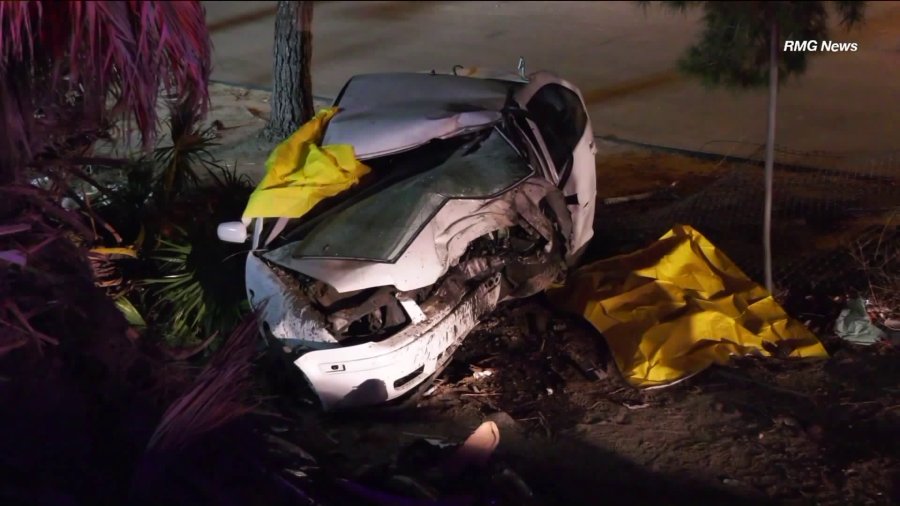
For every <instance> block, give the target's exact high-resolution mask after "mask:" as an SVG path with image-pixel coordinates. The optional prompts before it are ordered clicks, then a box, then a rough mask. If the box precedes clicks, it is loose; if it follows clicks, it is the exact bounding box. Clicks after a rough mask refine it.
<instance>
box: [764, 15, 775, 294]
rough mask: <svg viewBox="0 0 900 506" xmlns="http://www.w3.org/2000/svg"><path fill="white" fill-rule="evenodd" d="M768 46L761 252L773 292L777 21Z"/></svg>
mask: <svg viewBox="0 0 900 506" xmlns="http://www.w3.org/2000/svg"><path fill="white" fill-rule="evenodd" d="M771 23H772V25H771V37H772V39H771V42H770V48H769V124H768V127H767V131H766V203H765V208H764V210H763V254H764V255H765V259H764V262H765V277H766V289H767V290H768V291H769V293H774V288H775V286H774V280H773V276H772V186H773V181H774V179H775V112H776V110H777V103H778V22H777V21H776V20H775V19H774V17H773V19H772V21H771Z"/></svg>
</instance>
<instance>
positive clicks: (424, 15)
mask: <svg viewBox="0 0 900 506" xmlns="http://www.w3.org/2000/svg"><path fill="white" fill-rule="evenodd" d="M204 3H205V4H206V8H207V21H208V24H209V26H210V28H211V30H212V32H213V42H214V44H215V69H214V73H213V77H214V78H215V79H219V80H223V81H229V82H238V83H246V84H252V85H257V86H269V85H270V83H271V51H272V31H273V27H274V11H275V9H274V4H275V2H204ZM313 23H314V26H313V30H314V53H313V54H314V56H313V66H314V68H313V87H314V92H315V94H317V95H319V96H334V95H335V94H336V93H337V92H338V90H339V89H340V87H341V85H342V84H343V83H344V82H345V81H346V79H347V78H348V77H350V76H352V75H353V74H357V73H363V72H375V71H390V70H407V71H409V70H428V69H432V68H437V69H450V68H451V67H452V66H453V65H455V64H463V65H479V66H485V67H498V68H510V69H512V68H514V66H515V64H516V61H517V59H518V57H519V56H524V57H525V59H526V63H527V67H528V68H529V69H530V70H537V69H548V70H553V71H555V72H557V73H558V74H560V75H562V76H563V77H565V78H567V79H569V80H570V81H572V82H574V83H576V84H577V85H578V86H579V87H581V89H582V90H583V92H584V93H585V96H586V99H587V101H588V102H589V110H590V113H591V119H592V120H593V123H594V129H595V131H596V133H597V134H598V135H615V136H617V137H620V138H624V139H632V140H637V141H642V142H647V143H653V144H661V145H668V146H673V147H680V148H685V149H700V150H706V151H713V152H720V153H730V154H735V155H750V154H753V153H754V152H758V150H759V146H760V145H761V144H762V143H763V142H764V140H765V124H766V92H765V91H764V90H760V91H753V92H733V91H724V90H706V89H704V88H703V87H702V86H700V85H699V84H698V83H696V82H695V81H693V80H690V79H687V78H684V77H682V76H680V75H679V74H678V73H677V72H675V61H676V60H677V58H678V56H679V55H680V54H681V53H682V52H683V51H684V49H685V48H686V47H687V46H688V45H689V44H690V42H691V41H692V40H693V38H694V37H695V36H696V34H697V31H698V15H697V14H694V13H692V14H688V15H681V14H670V13H667V12H663V11H660V10H658V9H657V8H650V9H649V10H646V11H645V10H644V9H642V8H641V7H639V6H636V4H635V3H634V2H368V1H366V2H316V6H315V15H314V22H313ZM832 39H833V40H843V41H853V42H858V43H859V51H858V52H855V53H823V54H817V55H814V57H813V58H812V60H811V63H810V66H809V69H808V71H807V73H806V74H805V75H804V76H802V77H801V78H799V79H796V80H794V81H792V82H789V83H787V84H786V85H785V86H784V87H783V88H782V92H781V96H780V104H779V107H780V108H779V118H778V121H779V129H778V142H779V144H780V145H781V146H784V147H786V148H790V149H794V150H801V151H828V152H834V153H848V152H852V153H860V154H881V153H885V152H893V151H897V150H900V125H898V121H900V2H870V4H869V12H868V17H867V23H866V24H865V26H864V27H863V28H862V29H861V30H858V31H855V32H853V33H849V34H847V33H844V32H842V31H835V32H834V34H833V37H832Z"/></svg>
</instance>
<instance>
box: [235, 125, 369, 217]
mask: <svg viewBox="0 0 900 506" xmlns="http://www.w3.org/2000/svg"><path fill="white" fill-rule="evenodd" d="M337 112H338V110H337V108H336V107H331V108H327V109H323V110H321V111H320V112H319V113H318V114H316V116H315V117H314V118H313V119H312V120H310V121H309V122H307V123H305V124H303V126H301V127H300V128H299V129H298V130H297V131H296V132H294V133H293V134H291V136H290V137H288V138H287V139H285V140H284V141H283V142H282V143H281V144H279V145H278V146H276V147H275V149H274V150H272V154H270V155H269V158H268V160H266V175H265V177H263V179H262V181H260V182H259V184H258V185H257V186H256V190H254V191H253V194H251V195H250V200H249V201H248V202H247V207H246V209H245V210H244V218H299V217H300V216H303V215H304V214H306V213H307V212H309V210H310V209H312V208H313V207H314V206H315V205H316V204H318V203H319V202H321V201H322V200H325V199H326V198H328V197H333V196H335V195H337V194H339V193H341V192H342V191H344V190H346V189H348V188H350V187H351V186H353V185H354V184H356V183H357V182H358V181H359V178H361V177H362V176H364V175H366V174H368V173H369V171H370V169H369V167H367V166H365V165H363V164H362V163H361V162H360V161H359V160H357V159H356V155H355V153H354V152H353V146H350V145H349V144H334V145H329V146H319V143H321V142H322V134H323V132H324V131H325V125H327V124H328V121H329V120H331V118H332V117H333V116H334V115H335V114H336V113H337Z"/></svg>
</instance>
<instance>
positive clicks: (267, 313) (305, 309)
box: [247, 254, 500, 410]
mask: <svg viewBox="0 0 900 506" xmlns="http://www.w3.org/2000/svg"><path fill="white" fill-rule="evenodd" d="M247 288H248V292H249V295H250V301H251V305H252V306H253V307H254V308H260V309H261V310H262V317H261V320H262V323H261V324H262V325H263V326H264V327H266V328H267V332H268V333H269V334H272V335H273V336H274V337H276V338H277V339H279V340H281V341H282V342H283V343H284V344H285V345H287V346H289V347H291V348H294V347H296V346H300V347H303V348H308V349H312V351H308V352H306V353H305V354H303V355H301V356H300V358H298V359H297V360H296V361H295V362H294V364H295V365H296V366H297V367H298V368H299V369H300V370H301V371H302V372H303V374H304V376H305V377H306V379H307V381H308V382H309V383H310V385H311V386H312V388H313V390H314V391H315V392H316V395H318V397H319V400H320V401H321V403H322V406H323V408H324V409H326V410H330V409H340V408H350V407H359V406H369V405H375V404H380V403H383V402H387V401H390V400H392V399H396V398H398V397H402V396H403V395H404V394H407V393H409V392H411V391H412V390H414V389H415V388H416V387H417V386H419V385H420V384H421V383H422V382H424V381H426V380H427V379H428V378H430V377H432V376H433V375H434V374H435V373H439V372H440V371H441V370H442V369H443V368H444V367H445V366H446V365H447V363H448V362H449V361H450V359H451V358H452V356H453V353H454V351H455V350H456V348H457V347H458V346H459V345H460V344H461V343H462V341H463V339H465V337H466V336H467V335H468V333H469V332H470V331H471V330H472V329H473V328H474V327H475V326H476V325H478V322H479V321H480V319H481V318H482V317H483V316H484V315H486V314H488V313H490V312H491V311H493V309H494V308H495V307H496V306H497V303H498V301H499V298H500V275H499V274H497V275H494V276H491V277H490V278H488V279H486V280H485V281H483V282H482V283H481V284H479V285H478V286H477V287H476V288H475V289H473V290H471V291H469V292H467V293H465V295H464V296H463V297H462V298H461V299H460V300H458V301H455V303H449V304H446V305H444V306H442V307H439V308H435V309H434V310H433V311H432V313H433V314H427V318H426V319H425V320H424V321H421V322H420V323H417V324H410V325H408V326H406V327H405V328H403V329H402V330H401V331H399V332H397V333H396V334H394V335H393V336H391V337H389V338H387V339H385V340H383V341H380V342H369V343H364V344H360V345H355V346H346V347H342V346H340V345H339V344H338V343H337V342H336V341H335V340H334V338H333V337H331V336H330V334H329V333H328V331H327V330H326V328H325V325H324V323H323V322H322V318H321V316H320V315H318V314H317V313H315V312H314V311H312V308H310V307H309V305H308V303H306V302H305V301H304V300H303V299H302V297H298V296H296V295H292V294H293V293H294V292H295V291H293V290H292V289H291V288H290V287H288V286H287V284H286V283H285V281H284V280H282V279H280V278H279V277H278V276H277V275H276V274H275V273H274V272H272V270H271V269H270V268H269V267H268V266H266V265H265V264H264V263H263V262H262V261H261V260H259V259H258V258H256V257H255V256H254V255H252V254H251V255H249V257H248V261H247ZM329 338H330V339H329ZM316 348H318V349H316Z"/></svg>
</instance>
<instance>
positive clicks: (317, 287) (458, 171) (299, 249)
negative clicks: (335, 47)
mask: <svg viewBox="0 0 900 506" xmlns="http://www.w3.org/2000/svg"><path fill="white" fill-rule="evenodd" d="M335 105H336V106H339V107H340V111H341V112H340V113H339V114H338V115H336V116H335V117H334V119H332V120H331V121H330V123H328V125H327V129H326V130H325V134H324V140H323V143H322V144H323V145H324V144H350V145H352V146H353V147H354V149H355V153H356V156H357V157H358V159H359V160H361V161H362V162H364V163H365V164H366V165H367V166H369V167H371V169H372V171H371V173H370V174H368V175H366V176H364V177H363V178H362V180H361V181H360V183H359V184H358V185H356V186H354V187H353V188H351V189H350V190H348V191H345V192H344V193H341V194H340V195H338V196H336V197H332V198H328V199H326V200H325V201H323V202H321V203H320V204H319V205H317V206H316V207H315V208H314V209H313V210H312V211H311V212H310V213H309V214H307V215H305V216H303V217H302V218H299V219H292V220H286V219H280V220H278V219H266V220H262V219H257V220H255V222H254V223H253V233H252V235H253V251H252V253H250V254H249V255H248V257H247V269H246V284H247V292H248V296H249V299H250V303H251V306H252V307H254V308H257V309H260V310H261V326H262V332H263V333H264V335H265V336H266V337H267V339H268V340H269V341H270V342H271V343H272V344H273V345H275V346H277V347H278V348H279V349H282V350H284V352H285V353H289V354H291V355H292V357H291V359H292V360H293V362H294V363H295V364H296V366H297V367H298V368H299V369H300V370H301V371H302V373H303V375H304V376H305V378H306V379H307V380H308V382H309V383H310V385H311V386H312V388H313V390H315V392H316V393H317V395H318V397H319V399H320V401H321V403H322V406H323V407H324V408H325V409H336V408H345V407H355V406H365V405H373V404H378V403H383V402H386V401H391V400H394V399H398V398H401V397H407V396H409V395H411V394H412V393H413V392H414V391H416V390H417V387H421V386H422V385H423V384H426V383H427V382H428V380H430V379H432V378H434V377H435V376H436V375H438V374H439V373H440V372H441V371H442V369H443V368H444V367H445V366H446V365H447V363H448V362H449V361H450V359H451V358H452V356H453V353H454V350H455V349H456V348H457V347H458V346H459V345H460V343H461V342H462V341H463V339H464V338H465V337H466V335H467V334H468V333H469V332H470V331H471V330H472V329H473V328H474V327H475V326H476V325H477V324H478V322H479V320H480V319H482V318H483V317H484V316H485V315H487V314H488V313H490V312H491V311H492V310H493V309H494V308H495V307H496V306H497V304H498V303H500V302H503V301H505V300H510V299H514V298H520V297H526V296H529V295H532V294H535V293H538V292H540V291H543V290H544V289H546V288H547V287H549V286H550V285H551V284H552V283H554V282H559V281H561V280H562V279H563V278H564V276H565V273H566V270H567V268H568V266H570V265H572V264H573V263H574V262H575V261H576V259H577V258H578V257H579V255H580V254H581V252H582V251H583V250H584V248H585V246H586V245H587V243H588V241H589V239H590V238H591V236H592V234H593V230H592V225H593V219H594V205H595V196H596V182H595V177H596V176H595V168H594V136H593V131H592V130H591V125H590V121H589V119H588V115H587V112H586V111H585V106H584V103H583V100H582V98H581V95H580V93H579V91H578V90H577V89H576V88H575V87H574V86H572V85H571V84H569V83H567V82H566V81H564V80H562V79H559V78H557V77H555V76H553V75H551V74H548V73H537V74H533V75H531V76H530V77H529V78H528V79H527V80H526V79H518V80H517V79H514V78H513V79H497V78H490V79H487V78H476V77H462V76H456V75H442V74H434V73H432V74H415V73H394V74H372V75H361V76H357V77H354V78H352V79H351V80H350V81H349V82H348V83H347V84H346V85H345V87H344V89H343V91H341V93H340V95H339V96H338V98H337V99H336V101H335ZM245 234H246V232H245Z"/></svg>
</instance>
